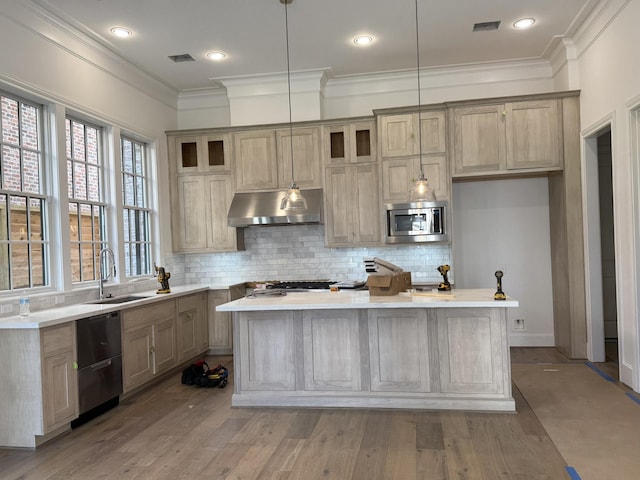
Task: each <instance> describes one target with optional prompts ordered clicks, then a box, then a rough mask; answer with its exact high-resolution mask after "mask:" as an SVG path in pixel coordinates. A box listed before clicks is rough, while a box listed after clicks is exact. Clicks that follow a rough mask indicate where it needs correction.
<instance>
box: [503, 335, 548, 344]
mask: <svg viewBox="0 0 640 480" xmlns="http://www.w3.org/2000/svg"><path fill="white" fill-rule="evenodd" d="M554 345H555V338H554V336H553V335H550V334H547V333H509V346H510V347H553V346H554Z"/></svg>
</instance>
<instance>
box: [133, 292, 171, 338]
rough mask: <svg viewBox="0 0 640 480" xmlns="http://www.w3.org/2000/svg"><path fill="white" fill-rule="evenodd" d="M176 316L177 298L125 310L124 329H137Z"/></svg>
mask: <svg viewBox="0 0 640 480" xmlns="http://www.w3.org/2000/svg"><path fill="white" fill-rule="evenodd" d="M175 316H176V301H175V300H166V301H164V302H158V303H154V304H152V305H145V306H143V307H138V308H132V309H128V310H124V311H123V312H122V330H123V331H125V332H126V331H128V330H135V329H136V328H140V327H143V326H145V325H151V324H153V323H155V322H156V321H158V320H163V319H166V318H175Z"/></svg>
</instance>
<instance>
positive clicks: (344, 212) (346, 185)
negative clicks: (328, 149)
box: [324, 166, 355, 245]
mask: <svg viewBox="0 0 640 480" xmlns="http://www.w3.org/2000/svg"><path fill="white" fill-rule="evenodd" d="M351 168H352V167H346V166H345V167H328V168H327V169H326V170H325V191H324V202H325V209H324V211H325V235H326V242H327V245H348V244H350V243H353V242H354V240H355V238H354V236H355V231H354V229H353V217H354V212H353V209H354V205H353V193H352V189H353V185H352V184H351V181H350V180H351V179H350V175H349V172H350V169H351Z"/></svg>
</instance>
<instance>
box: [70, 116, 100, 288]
mask: <svg viewBox="0 0 640 480" xmlns="http://www.w3.org/2000/svg"><path fill="white" fill-rule="evenodd" d="M100 138H101V130H100V128H98V127H95V126H91V125H88V124H86V123H84V122H81V121H79V120H76V119H72V118H67V119H66V140H67V142H66V145H67V180H68V194H69V226H70V229H71V231H70V248H71V278H72V281H73V282H84V281H89V280H97V279H98V278H99V277H98V276H99V275H100V268H99V265H98V263H99V257H100V250H101V249H102V248H103V247H104V246H105V239H106V236H105V233H106V232H105V208H106V206H105V201H104V198H103V185H102V181H103V167H102V154H101V150H100V148H101V146H100Z"/></svg>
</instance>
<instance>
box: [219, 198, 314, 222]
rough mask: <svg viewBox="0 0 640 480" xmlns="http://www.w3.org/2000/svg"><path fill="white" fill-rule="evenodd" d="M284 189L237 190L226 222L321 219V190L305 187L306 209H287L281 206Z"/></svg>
mask: <svg viewBox="0 0 640 480" xmlns="http://www.w3.org/2000/svg"><path fill="white" fill-rule="evenodd" d="M285 193H286V192H285V191H284V190H282V191H278V192H250V193H236V194H235V195H234V196H233V200H232V202H231V206H230V207H229V214H228V215H227V224H228V225H229V226H230V227H250V226H252V225H298V224H306V223H322V190H321V189H311V190H302V194H303V195H304V197H305V198H306V199H307V210H303V211H300V212H287V211H285V210H280V202H281V201H282V197H284V195H285Z"/></svg>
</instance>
